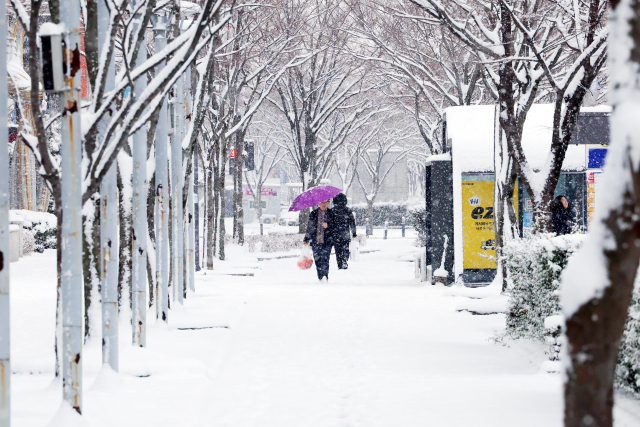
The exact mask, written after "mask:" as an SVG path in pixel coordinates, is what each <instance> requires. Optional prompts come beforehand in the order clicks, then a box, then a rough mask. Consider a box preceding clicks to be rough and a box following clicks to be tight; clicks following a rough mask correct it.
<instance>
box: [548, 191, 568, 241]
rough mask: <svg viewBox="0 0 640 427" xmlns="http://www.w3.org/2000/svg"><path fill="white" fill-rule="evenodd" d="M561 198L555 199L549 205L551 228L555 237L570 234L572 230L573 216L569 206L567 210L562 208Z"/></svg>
mask: <svg viewBox="0 0 640 427" xmlns="http://www.w3.org/2000/svg"><path fill="white" fill-rule="evenodd" d="M562 197H564V196H558V197H556V198H555V199H554V200H553V202H552V203H551V228H552V230H553V232H554V233H556V236H562V235H564V234H571V231H572V229H573V215H572V214H571V205H569V207H568V208H567V209H565V208H564V206H562V200H561V199H562Z"/></svg>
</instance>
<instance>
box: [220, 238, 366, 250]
mask: <svg viewBox="0 0 640 427" xmlns="http://www.w3.org/2000/svg"><path fill="white" fill-rule="evenodd" d="M303 238H304V236H303V235H302V234H286V233H270V234H265V235H262V236H261V235H259V234H257V235H256V234H251V235H248V236H245V238H244V242H245V245H246V246H247V248H248V249H249V252H265V253H274V252H289V251H293V250H299V249H301V248H302V239H303ZM353 240H356V241H357V242H359V243H360V246H365V245H366V243H367V238H366V237H365V236H362V235H358V236H357V237H356V238H355V239H353ZM232 241H233V240H232V239H231V236H229V235H228V234H227V240H226V242H225V243H231V242H232Z"/></svg>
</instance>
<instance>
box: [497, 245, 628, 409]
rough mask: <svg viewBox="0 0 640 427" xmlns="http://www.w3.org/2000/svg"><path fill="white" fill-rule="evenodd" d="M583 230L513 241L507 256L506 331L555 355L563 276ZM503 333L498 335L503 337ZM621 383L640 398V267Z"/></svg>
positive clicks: (560, 322)
mask: <svg viewBox="0 0 640 427" xmlns="http://www.w3.org/2000/svg"><path fill="white" fill-rule="evenodd" d="M583 238H584V235H581V234H577V235H569V236H559V237H553V236H551V235H540V236H532V237H529V238H526V239H520V240H516V241H512V242H509V243H508V244H507V245H506V247H505V249H504V257H505V258H504V259H505V262H506V265H507V269H508V271H509V275H510V287H509V290H508V293H509V308H508V311H507V328H506V332H505V335H506V336H508V337H510V338H528V339H533V340H537V341H541V342H543V343H545V344H546V345H547V350H546V352H547V354H548V356H549V359H550V360H559V357H560V344H561V338H562V337H561V336H562V333H563V329H564V318H563V316H562V315H561V314H560V312H561V307H560V298H559V296H560V289H559V278H560V273H561V272H562V269H563V268H564V267H565V266H566V264H567V262H568V260H569V258H570V257H571V255H573V254H574V253H575V252H576V251H577V249H578V248H579V246H580V244H581V243H582V239H583ZM501 338H502V337H497V339H498V341H499V340H500V339H501ZM615 381H616V387H618V388H619V389H622V390H624V391H626V392H629V393H632V394H634V395H635V396H637V397H640V271H639V274H638V275H637V276H636V284H635V288H634V291H633V297H632V300H631V305H630V306H629V316H628V317H627V322H626V324H625V330H624V333H623V336H622V342H621V345H620V354H619V356H618V365H617V366H616V378H615Z"/></svg>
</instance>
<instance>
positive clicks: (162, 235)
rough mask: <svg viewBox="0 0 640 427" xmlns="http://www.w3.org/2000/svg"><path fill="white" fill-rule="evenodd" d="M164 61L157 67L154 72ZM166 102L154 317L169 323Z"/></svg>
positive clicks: (159, 160) (159, 152) (159, 32)
mask: <svg viewBox="0 0 640 427" xmlns="http://www.w3.org/2000/svg"><path fill="white" fill-rule="evenodd" d="M167 21H168V20H167V18H166V17H164V16H158V19H157V21H156V25H155V31H156V38H155V51H156V52H160V51H161V50H162V49H164V48H165V47H166V46H167V38H166V31H167ZM163 67H164V62H163V63H162V64H161V65H160V66H159V67H158V68H159V69H158V72H159V71H160V70H161V69H162V68H163ZM168 118H169V115H168V114H167V102H166V100H165V101H163V102H162V108H161V109H160V118H159V119H158V126H157V128H156V141H155V147H156V189H155V191H156V212H155V221H154V222H155V226H156V318H157V319H162V320H163V321H165V322H169V226H168V224H169V223H168V221H169V196H168V190H169V171H168V163H169V160H168V146H167V145H168V140H169V132H168V127H167V120H168Z"/></svg>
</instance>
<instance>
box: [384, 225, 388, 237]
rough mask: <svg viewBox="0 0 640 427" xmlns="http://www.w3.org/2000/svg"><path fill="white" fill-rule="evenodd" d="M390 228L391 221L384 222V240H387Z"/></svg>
mask: <svg viewBox="0 0 640 427" xmlns="http://www.w3.org/2000/svg"><path fill="white" fill-rule="evenodd" d="M388 228H389V221H385V222H384V240H387V231H389V230H388Z"/></svg>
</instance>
